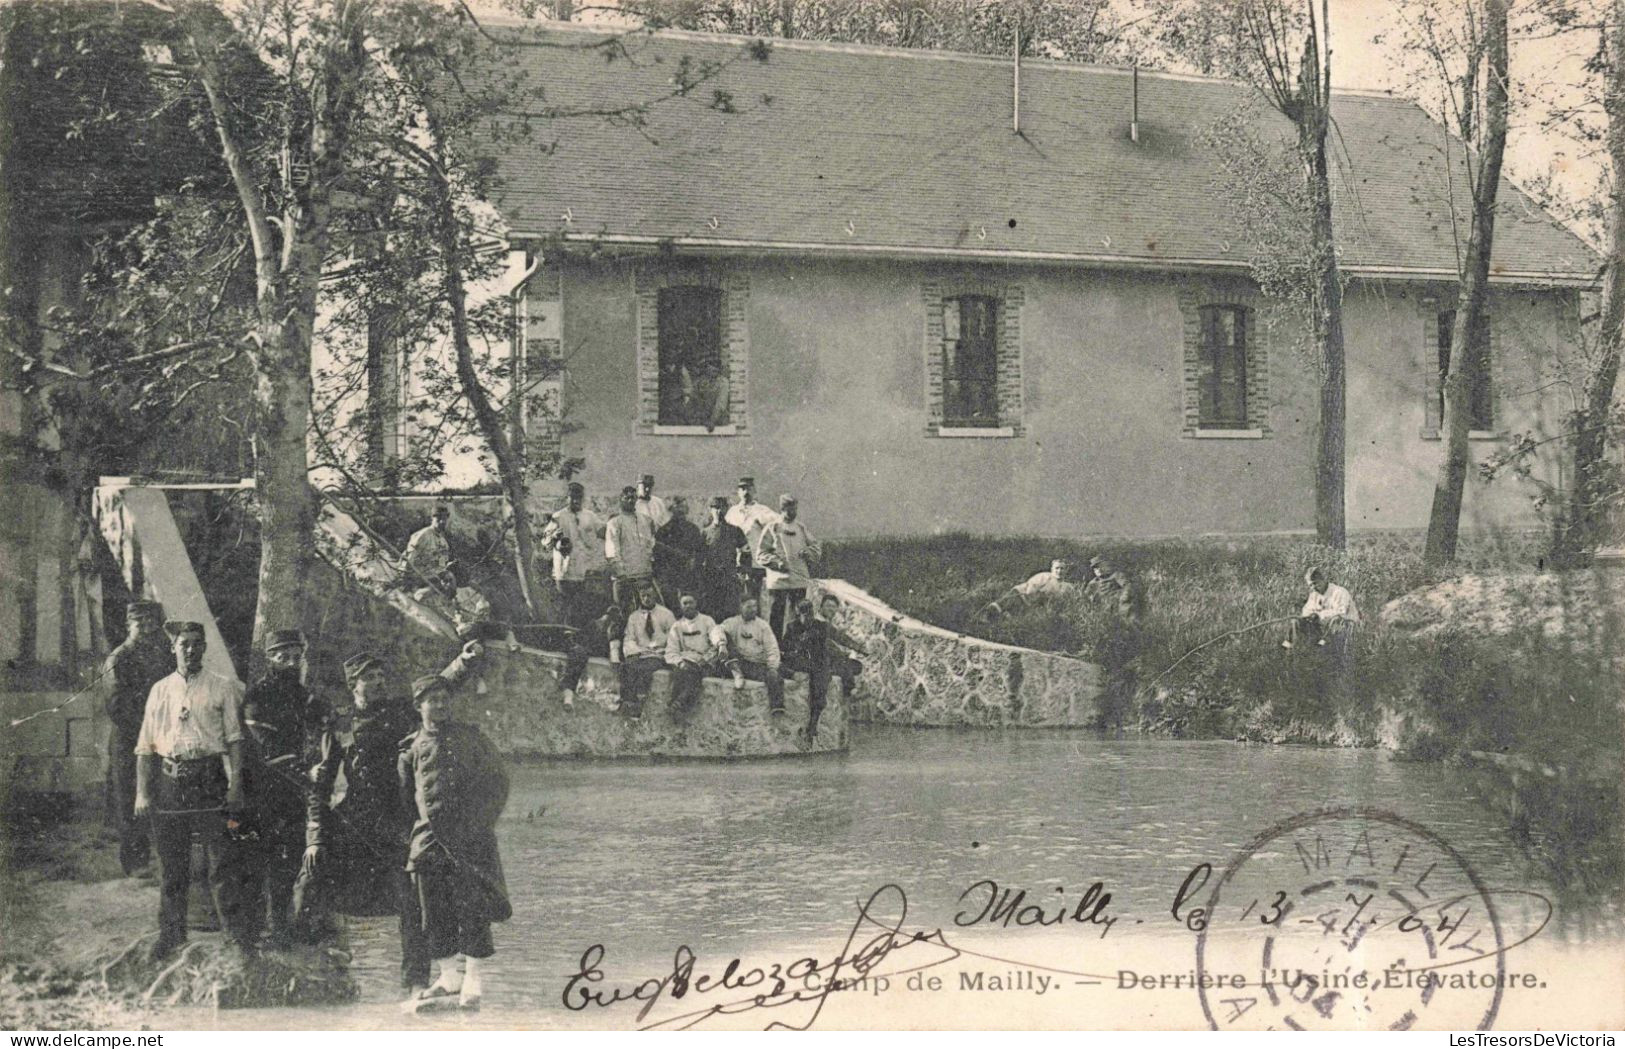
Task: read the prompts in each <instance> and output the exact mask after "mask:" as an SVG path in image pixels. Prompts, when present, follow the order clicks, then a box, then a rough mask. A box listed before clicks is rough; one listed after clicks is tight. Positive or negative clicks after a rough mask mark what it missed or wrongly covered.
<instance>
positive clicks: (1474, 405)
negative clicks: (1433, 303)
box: [1432, 310, 1495, 430]
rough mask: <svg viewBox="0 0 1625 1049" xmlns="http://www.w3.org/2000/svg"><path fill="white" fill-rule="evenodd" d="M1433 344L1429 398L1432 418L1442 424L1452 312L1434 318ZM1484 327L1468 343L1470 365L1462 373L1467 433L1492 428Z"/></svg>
mask: <svg viewBox="0 0 1625 1049" xmlns="http://www.w3.org/2000/svg"><path fill="white" fill-rule="evenodd" d="M1437 323H1438V328H1437V333H1436V334H1437V340H1436V341H1437V344H1438V347H1439V380H1438V382H1437V384H1436V388H1435V390H1434V391H1433V393H1432V396H1433V397H1435V398H1437V402H1436V403H1435V405H1434V406H1433V407H1434V410H1435V411H1436V412H1437V413H1438V414H1437V416H1436V418H1438V419H1439V420H1440V424H1439V425H1441V426H1442V425H1443V419H1444V380H1445V376H1446V375H1448V374H1449V373H1450V344H1451V342H1452V340H1453V338H1454V336H1455V333H1456V311H1455V310H1440V311H1439V316H1438V321H1437ZM1486 326H1487V325H1484V324H1482V323H1481V325H1480V330H1479V331H1478V332H1475V333H1474V335H1473V337H1472V338H1471V339H1469V341H1468V349H1469V354H1470V362H1471V364H1472V365H1473V366H1472V367H1470V368H1469V369H1468V371H1467V374H1466V379H1467V428H1468V429H1469V430H1493V429H1494V428H1495V399H1494V397H1493V396H1492V392H1491V391H1492V386H1491V375H1490V340H1489V339H1487V338H1485V337H1484V334H1485V333H1484V331H1483V330H1482V329H1483V328H1484V327H1486Z"/></svg>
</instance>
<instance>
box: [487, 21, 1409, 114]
mask: <svg viewBox="0 0 1625 1049" xmlns="http://www.w3.org/2000/svg"><path fill="white" fill-rule="evenodd" d="M482 21H483V22H485V23H487V24H491V25H500V26H503V27H513V28H524V27H529V28H535V29H546V30H548V31H550V32H575V33H583V34H588V33H590V34H595V35H603V36H611V35H614V34H615V33H617V32H626V33H632V34H638V35H644V36H653V37H664V38H666V39H669V40H691V41H695V42H697V43H739V44H746V43H750V42H752V41H758V40H760V41H764V42H766V43H767V44H768V45H769V46H770V47H772V48H774V49H775V50H778V49H783V50H789V51H811V52H822V53H824V54H849V55H874V56H876V57H888V58H905V59H914V60H918V61H937V62H969V63H974V64H980V65H995V66H1007V65H1009V64H1010V58H1009V56H1006V55H989V54H980V53H977V52H974V51H953V50H948V49H945V48H924V47H896V46H891V45H887V44H854V43H849V42H846V41H839V40H810V39H806V38H802V37H797V38H784V37H777V36H769V35H767V34H763V33H758V34H755V35H752V34H748V33H709V32H702V31H700V30H696V29H671V28H656V29H649V28H646V27H641V26H630V27H621V26H615V25H612V24H606V23H587V22H559V21H555V20H553V19H545V18H536V19H522V18H514V17H511V16H497V17H486V18H484V19H482ZM1021 60H1022V65H1023V66H1029V67H1030V66H1034V65H1037V66H1041V67H1043V68H1046V69H1053V70H1055V71H1056V72H1060V73H1078V74H1101V75H1106V76H1132V75H1133V74H1134V73H1135V71H1136V70H1138V72H1139V74H1140V76H1142V77H1153V78H1155V79H1158V80H1171V81H1175V82H1184V83H1198V84H1226V85H1229V86H1232V87H1239V88H1251V87H1252V86H1253V85H1251V84H1249V83H1248V82H1247V81H1245V80H1242V79H1240V78H1238V77H1225V76H1210V75H1203V74H1200V73H1178V72H1173V71H1171V70H1166V69H1158V68H1155V67H1153V66H1134V65H1119V64H1116V63H1109V62H1075V61H1072V60H1071V59H1064V58H1048V57H1045V56H1042V55H1023V56H1022V59H1021ZM1332 94H1333V95H1337V96H1346V97H1353V98H1372V99H1382V100H1387V101H1406V102H1409V101H1410V99H1407V98H1405V97H1404V96H1401V95H1396V94H1394V93H1393V92H1392V91H1383V90H1380V89H1377V88H1359V87H1340V86H1337V85H1335V84H1334V85H1333V86H1332Z"/></svg>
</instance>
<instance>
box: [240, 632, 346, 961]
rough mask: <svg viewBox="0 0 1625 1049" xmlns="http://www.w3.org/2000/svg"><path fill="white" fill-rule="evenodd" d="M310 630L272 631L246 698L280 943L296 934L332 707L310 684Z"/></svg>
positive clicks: (253, 778) (272, 918)
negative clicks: (313, 774)
mask: <svg viewBox="0 0 1625 1049" xmlns="http://www.w3.org/2000/svg"><path fill="white" fill-rule="evenodd" d="M305 647H306V646H305V635H304V634H302V633H300V632H299V631H297V630H273V631H271V632H270V633H268V634H266V635H265V663H266V671H265V676H264V677H262V678H260V679H259V680H258V681H256V682H254V684H253V685H252V686H250V688H249V689H248V693H247V695H246V696H244V698H243V723H244V725H243V727H244V728H245V729H246V730H247V733H248V739H249V745H248V747H247V751H248V753H247V758H248V761H247V774H248V788H249V797H250V798H251V799H252V800H253V803H254V808H255V809H256V811H257V813H258V816H259V833H260V846H261V850H262V853H261V856H262V861H263V879H264V885H263V898H264V906H265V927H266V932H267V934H268V936H269V940H270V942H271V944H272V945H274V946H278V947H281V946H286V945H287V944H288V943H289V942H290V941H291V940H292V939H293V935H292V934H293V914H294V911H293V885H294V881H295V880H296V879H297V878H298V877H299V866H300V858H301V857H302V856H303V855H304V852H305V820H306V816H307V812H308V810H309V805H310V790H311V786H310V780H309V777H308V775H307V772H308V770H309V769H310V768H311V766H312V765H314V764H315V763H316V762H317V761H318V760H319V758H320V754H321V744H322V736H323V734H324V733H325V732H326V731H327V729H328V727H329V725H330V723H331V722H332V717H333V714H332V710H331V709H330V708H329V707H328V705H327V704H326V703H324V702H323V701H322V700H320V699H318V698H316V697H315V696H313V695H311V693H310V690H309V689H307V688H305V681H304V672H305Z"/></svg>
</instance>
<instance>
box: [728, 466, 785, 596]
mask: <svg viewBox="0 0 1625 1049" xmlns="http://www.w3.org/2000/svg"><path fill="white" fill-rule="evenodd" d="M737 491H738V493H739V501H738V502H737V503H735V504H733V505H732V506H730V507H729V508H728V515H727V518H726V520H727V522H728V523H729V524H731V525H733V526H734V527H735V528H737V529H739V530H740V531H741V532H743V533H744V534H745V545H744V546H743V547H742V548H741V549H740V551H739V581H740V585H741V590H740V597H741V598H743V597H745V596H747V595H748V596H750V597H754V598H758V599H759V598H760V597H761V596H762V582H763V580H764V579H765V578H766V576H767V571H766V570H765V569H764V568H763V567H762V566H761V565H760V564H759V563H758V562H757V561H756V559H755V558H756V550H757V548H758V547H759V546H760V545H761V543H762V532H763V531H764V530H765V529H766V528H767V527H768V526H769V525H772V524H776V523H778V521H779V519H780V518H779V515H778V514H776V513H774V512H773V511H772V510H769V509H768V508H767V507H765V506H763V505H762V504H761V503H758V502H757V501H756V478H754V477H741V478H740V479H739V487H738V489H737Z"/></svg>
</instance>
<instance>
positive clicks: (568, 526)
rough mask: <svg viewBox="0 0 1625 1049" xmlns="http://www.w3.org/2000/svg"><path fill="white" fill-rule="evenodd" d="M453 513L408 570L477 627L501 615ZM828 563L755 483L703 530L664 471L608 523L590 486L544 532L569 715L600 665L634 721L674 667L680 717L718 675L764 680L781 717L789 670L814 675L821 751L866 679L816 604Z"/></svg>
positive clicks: (639, 487) (811, 722)
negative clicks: (835, 681)
mask: <svg viewBox="0 0 1625 1049" xmlns="http://www.w3.org/2000/svg"><path fill="white" fill-rule="evenodd" d="M449 516H450V515H449V512H448V511H447V510H446V509H445V508H444V507H439V508H437V509H436V510H435V512H434V518H433V521H432V523H431V524H430V525H429V526H428V527H426V528H423V529H421V530H420V531H418V532H417V533H415V534H414V535H413V536H412V538H411V540H410V541H409V543H408V544H407V550H406V558H405V560H406V565H407V568H408V570H409V574H410V575H411V576H413V577H415V578H416V579H417V580H419V581H431V582H434V586H433V587H425V588H424V589H422V590H420V591H419V593H420V595H422V597H423V598H424V599H426V600H428V601H430V603H431V604H435V605H436V606H437V607H441V608H442V610H443V611H446V612H447V613H448V615H449V616H450V617H451V618H453V619H454V620H455V622H456V625H457V626H458V628H459V629H463V628H465V627H466V626H467V625H469V624H470V623H471V622H474V621H478V620H480V619H482V618H484V617H486V616H488V615H489V611H490V605H489V602H487V601H485V600H484V598H483V597H482V596H481V595H480V594H479V593H478V592H477V591H475V590H474V589H473V588H471V587H466V586H465V587H458V586H457V585H456V583H455V579H454V576H453V573H452V572H451V571H450V569H451V559H450V551H451V542H450V536H449V531H448V528H447V524H448V520H449ZM821 555H822V547H821V545H820V544H819V542H818V540H817V539H816V538H815V537H814V536H813V534H812V533H811V531H810V530H809V529H808V528H807V525H806V523H805V522H804V521H802V520H801V517H800V507H799V505H798V502H797V500H796V498H795V497H794V496H792V495H789V494H785V495H783V496H781V497H780V498H779V508H778V510H776V511H775V510H773V509H770V508H769V507H767V506H766V505H764V504H762V503H760V502H757V501H756V482H755V480H754V478H751V477H741V478H740V479H739V484H738V486H737V489H736V497H735V499H734V501H732V502H730V501H729V500H728V499H727V498H726V497H725V496H720V495H719V496H716V497H715V498H713V499H712V500H711V501H710V504H709V506H708V508H707V514H706V520H705V522H704V524H703V525H696V524H695V523H694V522H692V521H691V520H689V507H688V501H687V500H686V499H685V498H683V497H681V496H677V497H674V498H672V499H671V500H669V501H668V500H666V499H664V498H662V497H661V496H659V495H656V494H655V478H654V476H653V475H652V474H644V475H643V476H642V478H641V479H640V480H639V483H638V484H636V485H627V486H626V487H624V488H622V489H621V492H620V497H619V507H618V510H617V512H616V513H615V514H614V515H612V516H611V517H609V518H608V519H607V520H605V519H604V518H602V517H600V516H599V515H598V514H597V513H596V512H594V511H593V510H592V509H591V508H590V507H588V506H587V492H586V488H585V487H584V486H583V485H582V484H580V483H579V482H571V483H570V485H569V487H568V489H567V501H566V504H565V506H563V507H562V508H560V509H559V510H557V511H555V512H553V513H552V514H550V515H549V516H548V517H547V518H546V520H545V523H544V524H543V527H542V529H541V537H540V543H539V550H538V557H541V558H546V559H547V561H548V565H547V568H548V569H550V574H551V577H552V580H553V583H554V585H555V587H557V590H558V593H559V596H560V598H561V601H562V604H563V607H564V616H565V620H566V623H565V626H566V627H567V628H568V630H569V631H570V637H569V640H568V641H567V642H566V647H567V650H568V653H569V658H568V660H567V662H566V666H565V669H564V672H563V674H562V675H561V678H560V688H561V690H562V694H563V702H564V705H565V706H573V704H574V701H575V693H576V689H577V686H578V685H579V684H580V679H581V675H582V673H583V672H584V671H585V669H586V666H587V660H588V658H589V657H590V656H592V655H600V656H608V657H609V659H610V661H611V662H612V663H615V664H616V665H617V667H618V669H619V671H620V675H621V701H620V704H619V706H618V708H617V709H619V710H620V711H621V713H623V714H624V715H625V716H626V717H628V718H632V719H637V718H639V717H641V716H642V710H643V702H644V700H645V698H646V697H647V695H648V691H649V685H650V679H651V678H652V675H653V673H654V672H655V671H656V670H658V669H661V668H662V667H669V668H670V669H671V670H672V672H673V674H674V682H673V708H674V711H675V712H677V713H679V714H682V713H686V712H687V711H688V710H690V709H691V708H692V706H693V703H694V701H695V700H696V699H697V697H698V694H699V688H700V681H701V679H702V678H703V677H704V676H705V675H707V674H708V673H709V674H716V675H719V676H731V677H732V678H733V680H734V683H735V686H736V687H741V688H742V687H743V686H744V682H745V681H746V680H747V679H748V680H756V681H761V682H763V683H764V684H765V685H766V686H767V692H768V697H769V703H770V708H771V710H772V712H773V713H774V714H782V713H783V710H784V694H783V674H784V673H785V672H786V671H796V672H801V673H805V674H806V675H807V678H808V693H809V695H808V706H809V715H808V722H807V724H806V725H805V726H803V727H802V730H801V732H802V737H803V739H804V740H806V741H808V742H810V741H811V740H812V738H813V737H814V736H815V735H816V733H817V728H818V719H819V715H820V713H821V711H822V709H823V707H824V705H825V701H826V697H827V694H828V685H829V681H830V679H831V678H832V677H838V678H840V679H841V680H842V681H843V684H844V685H845V689H846V691H847V692H848V693H850V691H851V689H852V684H853V680H854V678H855V676H856V673H857V670H858V667H857V664H856V662H855V661H854V660H852V659H851V658H850V657H849V656H847V655H846V654H845V653H844V652H843V651H842V649H843V648H844V649H846V650H849V651H856V650H858V649H859V646H858V645H857V644H856V643H855V642H853V641H852V640H851V639H849V638H847V637H845V636H844V635H842V634H841V633H840V632H839V631H837V630H835V629H834V627H833V626H832V624H831V617H832V616H833V615H834V613H835V612H836V611H837V610H838V609H839V602H837V601H835V600H834V599H833V598H830V597H826V598H825V599H824V601H823V602H821V606H822V607H821V608H820V611H821V612H823V613H824V618H818V617H817V616H815V615H814V614H813V606H812V604H811V602H809V601H808V600H807V591H808V588H809V585H810V583H811V580H812V578H813V570H814V566H816V565H817V563H818V561H819V560H820V557H821ZM764 612H765V617H764V615H763V613H764Z"/></svg>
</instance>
